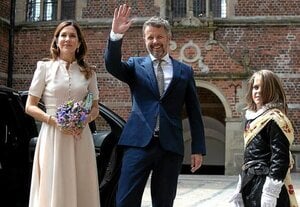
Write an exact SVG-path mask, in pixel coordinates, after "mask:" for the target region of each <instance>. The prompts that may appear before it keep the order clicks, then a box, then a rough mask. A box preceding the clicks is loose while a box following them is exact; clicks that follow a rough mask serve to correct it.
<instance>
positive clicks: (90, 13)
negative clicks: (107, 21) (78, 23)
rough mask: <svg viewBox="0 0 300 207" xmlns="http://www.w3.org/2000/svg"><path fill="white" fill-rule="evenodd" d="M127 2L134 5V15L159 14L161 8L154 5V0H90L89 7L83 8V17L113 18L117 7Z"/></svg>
mask: <svg viewBox="0 0 300 207" xmlns="http://www.w3.org/2000/svg"><path fill="white" fill-rule="evenodd" d="M125 2H126V3H127V4H128V5H130V6H131V7H132V11H131V14H132V16H138V17H148V16H153V15H155V14H158V13H157V11H159V9H158V8H157V7H155V6H153V5H154V0H141V1H134V0H131V1H130V0H129V1H117V0H114V1H99V0H90V1H88V3H87V7H86V8H84V9H83V11H82V13H83V15H82V16H83V18H111V17H112V16H113V15H114V10H115V8H116V7H118V6H119V5H121V4H123V3H125Z"/></svg>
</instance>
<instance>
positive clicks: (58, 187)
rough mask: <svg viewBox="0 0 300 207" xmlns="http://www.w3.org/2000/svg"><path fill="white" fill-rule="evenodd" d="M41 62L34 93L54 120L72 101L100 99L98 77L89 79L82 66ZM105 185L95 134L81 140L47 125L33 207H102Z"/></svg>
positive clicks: (35, 168) (34, 176)
mask: <svg viewBox="0 0 300 207" xmlns="http://www.w3.org/2000/svg"><path fill="white" fill-rule="evenodd" d="M65 65H66V62H64V61H62V60H57V61H39V62H38V63H37V68H36V71H35V72H34V76H33V79H32V83H31V86H30V89H29V94H30V95H32V96H36V97H40V98H41V100H42V101H43V102H44V104H45V107H46V111H47V113H48V114H49V115H52V116H55V112H56V110H57V107H58V106H59V105H61V104H63V103H64V102H66V101H67V100H70V99H72V100H74V101H79V100H83V99H84V97H85V96H86V95H87V93H88V92H92V93H93V97H94V98H93V99H94V100H98V98H99V90H98V87H97V77H96V73H95V72H93V75H92V77H91V78H89V79H88V80H87V79H85V77H84V74H83V73H81V72H80V67H79V65H78V64H77V63H76V62H73V63H72V64H71V65H70V68H69V70H67V69H66V67H65ZM99 206H100V198H99V185H98V175H97V166H96V157H95V149H94V143H93V139H92V134H91V131H90V129H89V127H88V126H86V127H85V128H84V130H83V132H82V134H81V137H80V139H75V138H74V137H73V136H72V135H66V134H63V133H62V132H61V131H60V130H59V128H57V127H54V126H50V125H48V124H46V123H42V126H41V130H40V133H39V137H38V141H37V144H36V148H35V156H34V163H33V169H32V180H31V190H30V201H29V207H99Z"/></svg>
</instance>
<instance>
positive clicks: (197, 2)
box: [171, 0, 226, 18]
mask: <svg viewBox="0 0 300 207" xmlns="http://www.w3.org/2000/svg"><path fill="white" fill-rule="evenodd" d="M171 8H172V17H173V18H182V17H187V14H189V13H190V12H189V11H193V15H194V17H208V16H209V13H210V12H211V13H212V16H213V17H221V18H224V17H226V0H171Z"/></svg>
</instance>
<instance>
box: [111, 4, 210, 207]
mask: <svg viewBox="0 0 300 207" xmlns="http://www.w3.org/2000/svg"><path fill="white" fill-rule="evenodd" d="M130 11H131V8H130V7H128V6H127V5H126V4H123V5H121V6H120V7H119V8H116V9H115V12H114V18H113V22H112V31H111V33H110V38H109V41H108V47H107V49H106V51H105V64H106V68H107V70H108V72H109V73H111V74H112V75H113V76H115V77H116V78H118V79H119V80H121V81H123V82H125V83H127V84H128V85H129V87H130V90H131V93H132V102H133V103H132V104H133V105H132V111H131V114H130V116H129V118H128V120H127V124H126V126H125V127H124V130H123V132H122V135H121V137H120V141H119V145H121V146H123V150H124V151H123V152H124V154H123V161H122V169H121V175H120V179H119V184H118V190H117V195H116V203H117V207H139V206H141V200H142V195H143V192H144V188H145V185H146V182H147V179H148V177H149V175H150V173H152V177H151V196H152V205H153V206H154V207H171V206H173V202H174V199H175V196H176V189H177V181H178V175H179V173H180V170H181V165H182V161H183V154H184V143H183V134H182V117H181V112H182V109H183V106H184V105H185V107H186V111H187V115H188V116H189V122H190V129H191V135H192V155H191V171H192V172H195V171H196V170H197V169H199V168H200V166H201V164H202V156H203V155H205V153H206V148H205V138H204V129H203V122H202V116H201V111H200V104H199V100H198V97H197V91H196V86H195V81H194V78H193V69H192V68H191V67H190V66H187V65H185V64H183V63H180V62H178V61H176V60H174V59H173V58H172V57H170V56H169V53H168V50H169V44H170V40H171V29H170V25H169V23H168V22H167V21H166V20H164V19H162V18H159V17H153V18H150V19H149V20H148V21H146V22H145V23H144V26H143V38H144V41H145V45H146V48H147V50H148V52H149V56H147V57H131V58H129V60H128V61H127V62H125V61H121V57H122V54H121V46H122V40H123V39H122V38H123V35H124V34H125V32H126V31H127V30H128V29H129V27H130V26H131V24H132V20H130V19H129V16H130ZM161 69H162V71H161ZM156 74H157V75H158V76H159V78H158V80H157V79H156ZM160 79H161V80H162V81H159V80H160ZM159 88H160V89H161V91H160V90H159ZM160 93H161V94H160Z"/></svg>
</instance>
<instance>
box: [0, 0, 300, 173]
mask: <svg viewBox="0 0 300 207" xmlns="http://www.w3.org/2000/svg"><path fill="white" fill-rule="evenodd" d="M124 2H126V3H128V4H129V5H130V6H131V7H132V17H134V18H135V23H134V24H133V25H132V27H131V28H130V30H129V31H128V33H126V36H125V39H124V43H123V58H124V59H127V58H128V57H129V56H141V55H146V54H147V51H146V48H145V46H144V42H143V39H142V25H143V22H144V21H145V20H146V19H147V18H149V17H151V16H154V15H159V16H162V17H165V18H167V19H168V20H169V21H170V23H171V24H172V31H173V39H172V42H171V51H170V54H171V55H172V56H173V57H174V58H177V59H179V60H181V61H183V62H185V63H187V64H190V65H192V66H193V69H194V71H195V79H196V86H197V89H198V94H199V99H200V103H201V106H202V113H203V116H204V124H205V136H206V143H207V156H206V157H205V159H204V165H206V166H219V167H221V168H222V167H223V168H224V169H223V173H224V174H227V175H233V174H237V173H238V172H239V171H240V166H241V164H242V160H243V139H242V133H243V123H244V118H243V114H244V111H243V108H244V106H245V104H244V95H245V92H246V83H247V80H248V78H249V77H250V75H251V73H252V72H253V71H256V70H260V69H269V70H272V71H274V72H275V73H276V74H277V75H278V76H279V77H280V78H281V80H282V82H283V84H284V89H285V90H286V93H287V99H288V106H289V108H290V110H289V114H288V115H289V117H290V118H291V120H292V121H293V124H294V127H295V141H294V144H293V146H292V152H293V155H294V157H295V161H296V165H295V169H294V170H297V171H300V98H299V97H300V41H299V40H300V0H293V1H286V0H278V1H261V0H252V1H249V0H238V1H237V0H128V1H122V0H114V1H106V0H47V1H46V0H18V1H16V0H12V1H9V0H3V1H1V3H0V7H1V9H0V34H1V36H0V61H1V62H0V84H2V85H7V86H11V87H13V88H15V89H18V90H27V89H28V87H29V85H30V82H31V79H32V76H33V72H34V70H35V67H36V62H37V61H38V60H40V59H42V58H44V57H49V54H50V53H49V47H50V43H51V41H52V36H53V32H54V29H55V27H56V26H57V24H58V23H59V22H60V21H62V20H63V19H75V20H76V21H78V22H79V24H80V25H81V27H82V29H83V32H84V35H85V37H86V40H87V45H88V55H87V58H86V60H87V62H88V63H89V64H91V65H94V66H95V70H96V72H97V76H98V82H99V90H100V101H101V102H102V103H104V104H105V105H107V106H108V107H110V108H111V109H113V110H114V111H115V112H117V113H118V114H119V115H121V116H122V117H123V118H124V119H125V120H126V118H127V117H128V114H129V112H130V109H131V97H130V93H129V89H128V87H127V85H126V84H124V83H122V82H120V81H118V80H117V79H115V78H114V77H112V76H111V75H110V74H108V73H107V72H106V70H105V66H104V60H103V54H104V49H105V46H106V42H107V38H108V35H109V32H110V27H111V21H112V17H113V12H114V9H115V8H116V7H117V6H118V5H120V4H122V3H124ZM183 126H184V138H185V143H186V149H185V150H186V152H187V153H188V152H189V150H190V149H189V142H190V137H189V136H190V135H189V133H188V132H189V127H188V122H187V120H186V119H185V116H184V113H183ZM188 160H189V158H188V157H185V159H184V161H185V163H187V162H188Z"/></svg>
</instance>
